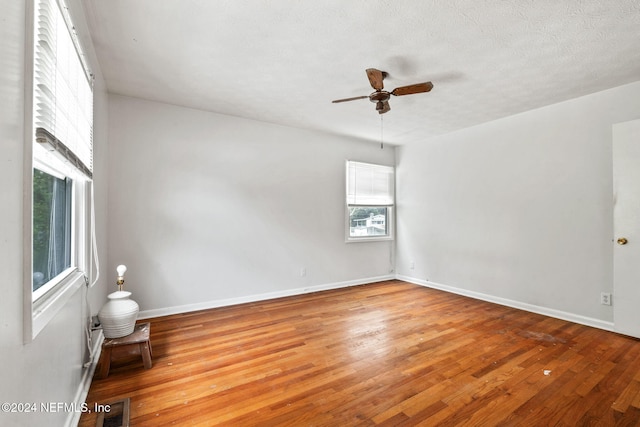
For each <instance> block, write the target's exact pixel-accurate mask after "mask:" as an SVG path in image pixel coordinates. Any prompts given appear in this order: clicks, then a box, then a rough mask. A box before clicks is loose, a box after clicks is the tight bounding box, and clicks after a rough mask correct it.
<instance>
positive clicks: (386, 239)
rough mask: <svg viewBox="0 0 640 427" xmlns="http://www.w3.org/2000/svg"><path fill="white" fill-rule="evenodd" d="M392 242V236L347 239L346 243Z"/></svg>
mask: <svg viewBox="0 0 640 427" xmlns="http://www.w3.org/2000/svg"><path fill="white" fill-rule="evenodd" d="M392 240H393V236H379V237H378V236H372V237H347V238H346V239H345V242H346V243H363V242H389V241H392Z"/></svg>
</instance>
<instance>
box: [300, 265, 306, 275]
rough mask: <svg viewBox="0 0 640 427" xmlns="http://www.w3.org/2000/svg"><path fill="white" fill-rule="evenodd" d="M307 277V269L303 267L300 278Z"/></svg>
mask: <svg viewBox="0 0 640 427" xmlns="http://www.w3.org/2000/svg"><path fill="white" fill-rule="evenodd" d="M306 275H307V267H302V268H301V269H300V277H304V276H306Z"/></svg>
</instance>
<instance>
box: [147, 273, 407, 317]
mask: <svg viewBox="0 0 640 427" xmlns="http://www.w3.org/2000/svg"><path fill="white" fill-rule="evenodd" d="M395 278H396V277H395V276H394V275H392V274H390V275H387V276H377V277H368V278H365V279H356V280H347V281H344V282H335V283H327V284H324V285H316V286H310V287H304V288H296V289H286V290H282V291H276V292H267V293H264V294H255V295H248V296H244V297H237V298H227V299H220V300H213V301H207V302H202V303H196V304H187V305H179V306H174V307H166V308H158V309H154V310H144V311H140V313H138V319H149V318H152V317H160V316H169V315H171V314H180V313H188V312H191V311H198V310H207V309H210V308H217V307H227V306H231V305H238V304H245V303H249V302H257V301H266V300H270V299H275V298H283V297H290V296H294V295H303V294H308V293H312V292H320V291H327V290H330V289H339V288H347V287H349V286H358V285H366V284H368V283H374V282H383V281H385V280H393V279H395Z"/></svg>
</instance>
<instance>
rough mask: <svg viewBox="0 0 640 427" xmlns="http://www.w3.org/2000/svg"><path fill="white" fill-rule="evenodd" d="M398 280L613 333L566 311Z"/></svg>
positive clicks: (609, 327)
mask: <svg viewBox="0 0 640 427" xmlns="http://www.w3.org/2000/svg"><path fill="white" fill-rule="evenodd" d="M396 278H397V279H398V280H403V281H405V282H409V283H413V284H416V285H421V286H425V287H428V288H433V289H439V290H441V291H446V292H451V293H453V294H457V295H462V296H465V297H469V298H474V299H478V300H482V301H487V302H492V303H495V304H500V305H504V306H507V307H511V308H517V309H520V310H524V311H529V312H531V313H537V314H542V315H544V316H549V317H554V318H556V319H562V320H567V321H569V322H573V323H578V324H580V325H586V326H591V327H594V328H598V329H604V330H605V331H611V332H614V328H613V322H606V321H604V320H600V319H594V318H592V317H586V316H582V315H579V314H574V313H569V312H566V311H561V310H555V309H553V308H548V307H542V306H539V305H533V304H527V303H524V302H520V301H514V300H510V299H506V298H500V297H496V296H493V295H488V294H483V293H480V292H474V291H469V290H466V289H461V288H456V287H453V286H447V285H443V284H440V283H435V282H430V281H428V280H421V279H415V278H413V277H409V276H403V275H397V276H396Z"/></svg>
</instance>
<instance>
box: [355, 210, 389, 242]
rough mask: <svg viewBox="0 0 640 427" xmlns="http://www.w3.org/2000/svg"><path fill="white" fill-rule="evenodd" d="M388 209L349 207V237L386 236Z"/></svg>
mask: <svg viewBox="0 0 640 427" xmlns="http://www.w3.org/2000/svg"><path fill="white" fill-rule="evenodd" d="M387 214H388V210H387V208H386V207H370V206H358V207H349V237H366V236H386V235H387V234H389V233H388V228H387V224H388V221H387V218H388V215H387Z"/></svg>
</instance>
